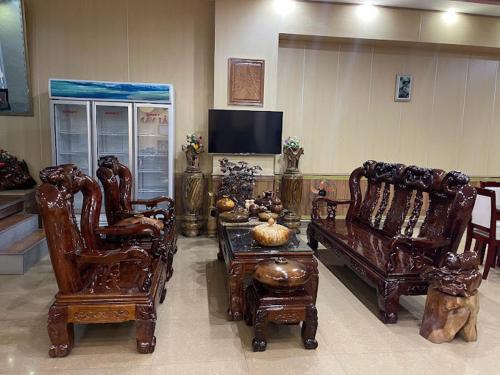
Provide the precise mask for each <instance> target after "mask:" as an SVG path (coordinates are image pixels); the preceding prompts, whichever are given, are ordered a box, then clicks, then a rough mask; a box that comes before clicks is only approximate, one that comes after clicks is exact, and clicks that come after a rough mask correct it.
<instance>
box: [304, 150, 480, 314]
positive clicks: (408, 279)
mask: <svg viewBox="0 0 500 375" xmlns="http://www.w3.org/2000/svg"><path fill="white" fill-rule="evenodd" d="M365 184H366V190H365V189H364V188H363V189H362V186H363V187H364V186H365ZM349 188H350V193H351V199H350V200H344V201H334V200H330V199H327V198H323V197H319V198H316V199H315V200H314V201H313V209H312V214H311V223H310V224H309V226H308V229H307V235H308V240H309V244H310V246H311V247H312V248H313V249H315V250H317V248H318V242H320V243H321V244H323V245H324V246H325V247H326V248H327V249H330V250H333V251H334V252H335V254H336V255H338V257H339V258H340V259H341V260H342V261H343V262H344V264H345V265H347V266H348V267H349V268H350V269H351V270H352V271H354V272H355V273H356V274H357V275H358V276H359V277H360V278H361V279H363V280H364V281H366V282H368V283H369V284H371V285H374V286H375V287H376V288H377V297H378V305H379V310H380V319H381V320H382V321H383V322H384V323H396V321H397V318H398V317H397V312H398V308H399V296H401V295H419V294H426V293H427V284H426V283H425V282H424V281H423V280H422V279H421V278H420V273H421V271H422V270H423V269H424V268H425V267H426V266H427V265H435V266H439V265H440V263H441V262H442V260H443V256H444V255H445V254H446V253H447V252H456V251H457V248H458V246H459V243H460V240H461V238H462V234H463V233H464V231H465V229H466V227H467V223H468V221H469V219H470V217H471V212H472V208H473V206H474V201H475V198H476V191H475V189H474V188H473V187H472V186H471V185H470V184H469V178H468V177H467V176H466V175H464V174H462V173H460V172H456V171H452V172H448V173H445V172H444V171H442V170H440V169H427V168H419V167H416V166H409V167H406V166H405V165H403V164H389V163H383V162H376V161H373V160H370V161H367V162H365V163H364V164H363V166H362V167H360V168H357V169H355V170H354V171H353V172H352V173H351V176H350V178H349ZM362 190H363V191H362ZM338 205H349V209H348V212H347V215H346V218H345V219H336V218H335V214H336V207H337V206H338ZM424 206H427V209H424ZM421 215H422V216H423V222H422V224H421V226H420V229H419V230H417V227H418V226H417V223H418V221H419V219H420V218H421ZM417 232H418V233H417Z"/></svg>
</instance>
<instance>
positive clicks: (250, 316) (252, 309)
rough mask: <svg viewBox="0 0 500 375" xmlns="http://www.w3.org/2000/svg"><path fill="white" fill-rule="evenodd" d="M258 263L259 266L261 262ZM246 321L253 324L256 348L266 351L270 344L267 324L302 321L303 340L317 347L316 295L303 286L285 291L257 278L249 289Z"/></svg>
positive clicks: (254, 349) (246, 296)
mask: <svg viewBox="0 0 500 375" xmlns="http://www.w3.org/2000/svg"><path fill="white" fill-rule="evenodd" d="M257 267H258V266H257ZM245 322H246V323H247V325H250V326H253V327H254V331H255V337H254V338H253V340H252V347H253V351H254V352H263V351H265V350H266V347H267V335H266V328H267V324H268V323H270V322H272V323H276V324H300V323H301V322H302V332H301V333H302V342H303V343H304V348H306V349H316V348H317V347H318V342H317V341H316V338H315V337H316V330H317V328H318V312H317V310H316V306H315V305H314V300H313V297H312V296H311V295H310V294H308V293H307V292H306V291H305V290H304V289H303V288H299V289H296V290H294V291H293V292H291V293H287V294H282V293H280V292H273V290H272V289H269V288H264V287H263V286H262V284H260V283H259V282H258V281H256V280H253V282H252V283H251V285H250V286H248V287H247V288H246V290H245Z"/></svg>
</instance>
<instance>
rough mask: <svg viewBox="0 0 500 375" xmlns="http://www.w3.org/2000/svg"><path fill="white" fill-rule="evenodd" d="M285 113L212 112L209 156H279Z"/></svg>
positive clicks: (222, 110)
mask: <svg viewBox="0 0 500 375" xmlns="http://www.w3.org/2000/svg"><path fill="white" fill-rule="evenodd" d="M282 128H283V112H271V111H241V110H224V109H210V110H209V111H208V152H210V153H216V154H280V153H281V131H282Z"/></svg>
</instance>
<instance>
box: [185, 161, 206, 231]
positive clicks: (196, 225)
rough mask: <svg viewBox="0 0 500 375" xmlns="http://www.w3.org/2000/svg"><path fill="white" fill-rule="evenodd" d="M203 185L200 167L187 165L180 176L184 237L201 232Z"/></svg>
mask: <svg viewBox="0 0 500 375" xmlns="http://www.w3.org/2000/svg"><path fill="white" fill-rule="evenodd" d="M204 185H205V184H204V179H203V173H201V171H200V169H199V168H197V167H188V168H187V169H186V171H185V172H184V175H183V176H182V203H183V205H184V213H185V216H184V217H183V218H182V234H183V235H185V236H186V237H196V236H198V235H200V233H201V231H200V229H201V228H202V226H203V216H202V215H201V209H202V206H203V191H204Z"/></svg>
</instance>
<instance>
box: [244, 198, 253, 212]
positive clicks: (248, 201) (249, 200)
mask: <svg viewBox="0 0 500 375" xmlns="http://www.w3.org/2000/svg"><path fill="white" fill-rule="evenodd" d="M254 202H255V200H254V199H246V200H245V208H246V209H247V211H248V210H249V208H250V206H251V205H252V204H254Z"/></svg>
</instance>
